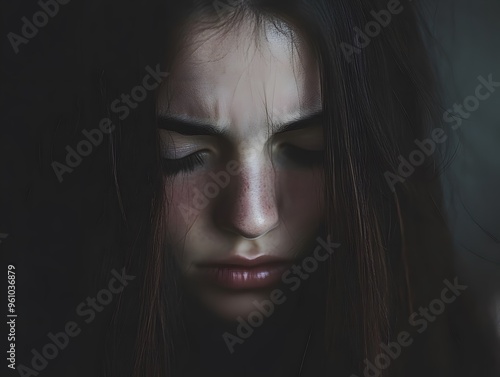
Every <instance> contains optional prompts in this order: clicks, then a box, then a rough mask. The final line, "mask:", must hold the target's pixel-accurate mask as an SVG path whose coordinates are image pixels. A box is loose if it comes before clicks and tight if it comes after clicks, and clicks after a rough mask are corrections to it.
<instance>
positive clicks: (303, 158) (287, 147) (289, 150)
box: [282, 144, 325, 168]
mask: <svg viewBox="0 0 500 377" xmlns="http://www.w3.org/2000/svg"><path fill="white" fill-rule="evenodd" d="M282 149H283V154H284V155H285V156H286V157H287V158H288V159H289V160H290V161H291V162H292V163H293V164H295V165H297V166H300V167H308V168H312V167H317V166H321V165H322V164H323V160H324V155H325V153H324V151H322V150H320V151H312V150H308V149H303V148H299V147H296V146H295V145H291V144H284V145H283V146H282Z"/></svg>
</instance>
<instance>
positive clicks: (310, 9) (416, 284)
mask: <svg viewBox="0 0 500 377" xmlns="http://www.w3.org/2000/svg"><path fill="white" fill-rule="evenodd" d="M215 3H221V2H215ZM215 3H214V2H213V1H211V0H209V1H201V0H200V1H187V0H186V1H171V2H168V3H167V4H166V8H167V9H166V10H165V11H166V14H165V19H164V22H165V25H166V29H167V30H166V35H167V40H166V41H165V44H166V45H167V50H168V51H167V56H169V54H170V55H172V54H173V53H174V49H175V38H176V37H177V36H179V29H180V28H181V27H182V25H183V24H185V22H186V20H187V19H188V17H202V18H203V20H204V21H206V25H207V27H219V28H221V29H227V31H229V30H230V28H231V25H234V23H235V22H238V20H240V19H241V18H242V17H255V19H256V20H259V19H273V18H277V19H281V20H283V21H285V22H287V23H290V24H292V25H293V26H294V27H296V28H298V29H299V30H300V32H302V33H304V35H305V36H306V37H307V38H308V40H309V42H310V43H311V45H312V46H313V48H314V50H315V52H316V54H317V57H318V62H319V67H320V73H321V82H322V97H323V98H322V99H323V110H324V113H325V114H326V118H325V123H324V129H325V140H326V159H325V165H324V169H325V177H326V179H325V195H326V203H327V217H326V221H325V232H326V234H329V235H331V236H332V238H333V239H335V240H338V241H339V242H340V243H341V244H342V245H343V248H342V249H341V250H339V252H337V253H336V254H335V256H334V258H332V259H331V260H330V261H329V266H328V286H327V291H326V293H325V300H326V313H325V318H326V323H325V325H324V329H325V335H324V337H325V341H326V346H325V347H326V349H327V352H328V355H329V356H328V357H329V359H330V360H331V363H332V364H335V365H342V366H343V367H342V368H339V369H343V370H345V371H347V372H349V373H357V374H358V375H362V374H363V368H364V367H365V366H366V364H365V363H364V360H369V361H373V360H374V359H375V357H376V356H377V355H378V354H380V353H381V352H382V348H381V344H384V343H385V344H387V343H388V342H391V341H392V340H394V338H395V337H396V336H397V334H398V333H399V332H401V331H403V330H405V329H408V317H409V316H410V315H411V313H412V312H414V311H415V310H416V309H417V308H418V307H420V306H427V305H428V304H429V302H430V301H431V300H432V299H434V298H438V297H439V294H440V292H441V289H442V288H443V280H445V279H449V280H453V278H454V277H455V276H454V273H453V268H452V248H451V241H450V236H449V232H448V230H447V226H446V222H445V221H444V216H443V215H442V208H441V189H440V183H439V175H438V174H437V173H438V172H439V169H440V165H439V163H438V161H436V159H435V158H433V157H432V156H431V157H428V158H427V159H426V162H425V164H423V165H422V166H420V167H419V168H418V169H416V170H415V172H414V173H413V174H412V175H411V176H409V177H407V178H406V179H404V181H403V182H399V183H398V184H397V185H395V187H394V189H395V190H392V189H391V187H390V185H388V182H387V179H386V175H385V173H386V172H397V171H398V167H399V164H400V163H401V160H400V159H399V156H408V155H409V154H410V153H411V152H412V151H413V150H414V149H415V147H416V146H415V144H414V140H415V139H420V140H421V139H424V138H428V137H429V135H430V133H431V130H432V128H433V127H437V126H439V123H437V122H436V120H437V119H440V116H439V111H440V109H439V105H438V104H439V101H438V99H437V96H436V95H435V92H436V91H435V87H434V80H433V73H432V69H431V66H430V63H429V61H428V59H427V56H426V49H425V46H424V43H423V41H422V27H421V22H420V20H419V18H418V16H417V14H418V12H417V9H416V6H415V4H414V3H412V2H411V1H401V3H400V4H399V3H398V4H399V7H400V8H401V9H402V11H401V12H400V13H398V14H393V15H392V18H391V20H390V22H389V23H388V24H387V25H386V26H384V27H380V33H379V34H377V35H376V36H373V37H372V38H371V40H370V43H369V44H368V45H367V46H366V47H364V48H361V47H360V46H359V45H356V42H355V41H356V38H358V34H357V33H358V32H357V31H356V30H357V29H358V28H362V27H364V25H367V23H368V22H370V21H373V11H378V10H382V9H387V7H388V3H387V2H386V1H380V0H355V1H353V0H338V1H329V0H303V1H301V0H286V1H285V0H244V1H238V2H237V4H236V5H230V4H229V5H228V4H223V5H224V6H223V7H219V8H216V7H215V6H214V5H215ZM389 3H391V2H389ZM221 17H222V18H221ZM348 44H349V45H350V46H351V47H353V50H352V51H351V53H350V54H348V56H347V55H346V46H347V45H348ZM348 48H349V47H348ZM353 51H354V52H353ZM167 60H168V59H167ZM166 70H168V67H167V68H166ZM149 120H151V118H149ZM150 131H151V135H154V131H155V130H154V129H153V128H151V130H150ZM142 132H144V128H143V129H142ZM153 140H155V139H154V136H151V137H150V138H149V141H151V142H154V143H155V144H154V145H156V149H154V148H153V149H151V151H152V152H151V153H150V158H149V163H150V165H149V170H148V174H147V179H148V184H147V187H148V188H149V190H150V191H148V194H147V195H146V196H147V198H149V200H148V201H145V202H146V205H148V209H147V210H144V211H143V214H142V215H143V218H144V217H147V218H148V222H147V223H145V224H138V225H137V227H136V228H137V229H139V228H140V229H141V231H140V234H138V233H137V234H132V235H129V236H127V237H125V238H124V239H125V240H126V241H124V242H123V244H124V245H125V244H127V243H128V244H133V245H134V247H133V248H130V247H129V249H131V251H130V258H129V265H130V266H131V268H132V269H133V270H135V271H136V272H137V274H138V277H139V278H140V281H141V287H140V291H139V292H136V294H137V295H138V297H139V302H140V305H139V310H138V312H137V313H135V315H136V317H133V316H132V317H133V318H135V319H134V320H135V321H137V322H133V323H138V326H137V333H136V336H133V337H132V339H133V340H132V342H133V343H134V344H135V349H134V359H133V360H134V361H133V362H131V363H130V364H129V365H128V366H129V367H131V368H133V370H134V376H136V377H139V376H148V377H160V376H161V377H163V376H166V375H168V376H170V375H173V374H172V373H173V371H174V370H175V369H176V360H178V359H179V358H182V356H183V355H185V353H186V352H187V345H186V341H185V335H184V329H183V321H182V316H183V308H182V290H181V288H180V287H179V272H178V270H177V268H176V264H175V261H174V260H173V258H172V256H171V255H170V253H168V250H165V236H164V234H165V229H164V228H163V224H164V221H163V220H164V217H165V212H164V211H165V208H166V206H165V197H164V195H163V177H162V175H161V170H160V169H159V166H160V165H161V162H160V155H159V152H158V151H159V149H158V141H157V140H155V141H153ZM153 151H154V153H153ZM121 163H122V164H123V163H124V162H123V161H122V162H121ZM117 169H119V167H118V168H117ZM117 171H118V170H117ZM121 174H122V175H124V176H126V175H127V174H128V172H126V171H122V172H121ZM143 176H144V177H145V176H146V174H143ZM117 187H120V185H117ZM120 193H121V194H122V195H123V189H122V191H120ZM122 199H123V200H124V201H126V198H122ZM132 199H134V198H132V197H129V198H128V200H132ZM122 231H125V230H122ZM124 247H127V246H124ZM134 297H135V299H137V297H136V296H134ZM460 305H461V304H459V303H457V304H456V305H454V306H453V308H452V309H450V310H447V312H446V313H447V314H445V315H443V317H442V318H440V319H438V320H437V322H436V324H435V325H434V326H433V327H432V329H429V330H428V331H427V332H425V333H424V334H421V335H420V336H419V339H418V340H416V341H415V343H416V345H415V346H414V348H413V349H412V351H411V352H408V353H407V354H406V355H405V356H403V357H401V358H400V359H398V360H396V361H395V362H394V366H391V368H390V369H389V370H386V371H383V372H384V373H388V374H391V373H394V374H398V373H399V372H401V373H404V375H405V376H409V375H419V373H425V375H432V374H431V373H436V374H437V373H440V375H441V376H446V375H450V376H452V375H453V376H455V375H460V373H462V372H463V373H467V371H468V370H469V369H467V368H468V367H470V365H473V361H472V360H468V361H464V360H463V359H462V360H461V356H463V354H464V353H465V352H466V351H465V350H464V349H461V348H460V347H461V346H459V345H458V344H459V343H460V342H457V341H456V340H455V339H454V331H456V329H457V326H458V325H457V324H458V323H459V321H458V320H457V318H467V317H466V316H465V314H463V313H464V312H463V311H461V309H460V307H461V306H460ZM458 314H460V315H458ZM117 318H118V317H117ZM115 335H116V334H115ZM463 336H464V337H463V338H462V341H464V340H467V341H473V339H474V338H472V337H469V335H463ZM116 339H117V340H120V339H121V338H120V336H118V335H116ZM116 339H115V341H116ZM113 344H116V343H113ZM469 357H470V355H469ZM422 360H425V363H424V364H422ZM468 363H469V364H468ZM483 367H484V368H485V370H486V368H487V367H488V366H487V365H486V364H485V365H483ZM478 370H479V369H478Z"/></svg>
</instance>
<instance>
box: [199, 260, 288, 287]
mask: <svg viewBox="0 0 500 377" xmlns="http://www.w3.org/2000/svg"><path fill="white" fill-rule="evenodd" d="M291 264H292V262H290V261H286V260H283V259H277V258H273V257H267V256H262V257H259V258H256V259H246V258H242V257H234V258H230V259H226V260H224V261H221V262H215V263H204V264H199V265H198V268H199V271H200V275H201V277H202V279H203V280H205V281H207V282H209V283H211V284H214V285H216V286H219V287H221V288H226V289H233V290H244V289H247V290H249V289H262V288H269V287H271V286H274V285H276V284H277V283H278V282H279V281H280V280H281V276H282V275H283V273H284V272H285V271H286V270H287V269H288V268H289V267H290V265H291Z"/></svg>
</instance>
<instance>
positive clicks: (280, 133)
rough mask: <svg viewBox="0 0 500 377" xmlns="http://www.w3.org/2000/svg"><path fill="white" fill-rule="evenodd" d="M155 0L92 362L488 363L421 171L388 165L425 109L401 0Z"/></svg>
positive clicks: (118, 365)
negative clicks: (104, 356)
mask: <svg viewBox="0 0 500 377" xmlns="http://www.w3.org/2000/svg"><path fill="white" fill-rule="evenodd" d="M166 7H167V9H166V13H165V14H166V19H165V20H164V21H165V22H164V25H165V30H164V33H165V34H164V35H165V37H166V38H165V41H164V42H165V46H166V53H165V55H164V56H163V60H162V65H161V67H162V70H163V71H164V72H168V75H165V76H166V77H165V78H164V80H163V82H162V84H161V86H160V87H159V88H158V90H157V91H156V94H157V102H156V103H157V104H156V121H155V122H154V123H153V122H150V123H149V124H151V126H149V124H148V122H142V121H141V122H136V123H138V124H139V125H137V126H136V128H135V129H128V130H127V129H126V128H124V129H123V131H121V132H122V134H121V136H120V137H116V140H115V141H114V143H116V148H117V150H118V151H119V152H120V151H121V152H124V151H127V156H125V153H124V154H123V155H124V157H122V158H116V160H115V161H114V163H115V165H114V166H115V167H114V169H115V174H116V175H115V177H116V180H117V182H120V184H119V185H117V187H118V190H117V196H116V198H117V203H118V204H117V208H118V205H119V206H120V208H121V210H122V211H123V214H124V217H126V218H127V219H128V220H127V227H126V229H125V228H123V229H122V231H123V233H124V234H125V235H124V236H123V237H122V241H121V244H122V245H125V246H124V247H126V248H128V252H127V253H126V254H125V255H126V260H127V266H128V267H127V268H128V271H131V273H132V274H134V275H137V277H138V280H137V281H138V282H139V283H140V285H139V291H137V292H135V291H133V290H132V289H130V290H129V291H128V292H125V293H124V296H123V298H122V299H123V300H124V304H123V305H122V304H120V305H118V306H117V313H116V317H115V325H116V326H118V328H120V329H121V331H116V330H114V331H113V332H112V335H113V336H112V340H113V342H112V343H111V345H110V352H109V354H108V362H107V365H106V366H107V367H109V370H108V372H107V373H108V374H107V375H115V374H116V375H130V374H133V375H134V376H148V377H152V376H155V377H160V376H200V375H209V376H212V375H213V376H275V377H276V376H347V377H348V376H353V375H355V376H381V375H390V376H422V375H425V376H434V375H436V376H437V375H439V376H462V375H464V376H469V375H481V376H487V375H488V373H489V372H490V371H492V365H491V364H489V363H490V359H489V357H488V353H489V350H488V346H487V344H486V342H485V341H484V340H483V338H482V337H481V335H480V333H481V329H480V328H479V326H478V325H476V324H475V323H474V322H472V321H473V319H472V316H470V315H469V312H471V310H469V308H470V304H469V303H470V302H471V297H469V296H468V295H467V291H466V286H465V285H464V284H462V282H461V281H460V277H457V276H456V275H455V274H454V273H453V269H452V250H451V243H450V239H449V234H448V231H447V227H446V224H445V221H444V217H443V215H442V212H441V204H440V203H441V198H440V184H439V180H438V175H437V174H436V173H437V171H438V169H439V164H437V163H436V161H435V160H436V159H435V158H434V155H430V156H426V157H425V162H424V163H421V164H419V165H420V166H418V167H413V170H411V172H409V171H410V170H408V169H410V168H411V167H410V168H408V167H407V166H406V165H405V163H404V162H403V160H404V159H405V160H407V159H408V156H410V154H411V153H412V152H414V151H415V150H416V149H417V145H416V144H415V140H416V139H418V140H419V141H422V140H426V139H429V140H433V139H432V135H437V134H436V133H435V131H433V130H434V129H435V128H437V127H438V126H439V123H438V120H439V119H440V118H441V117H440V115H439V106H438V101H437V97H436V96H435V88H434V83H433V78H432V70H431V67H430V64H429V61H428V60H427V58H426V49H425V47H424V43H423V41H422V37H421V34H422V32H423V31H422V30H423V27H422V24H421V21H420V19H419V18H418V17H417V11H416V9H415V4H414V2H411V1H403V0H402V1H397V0H391V1H389V2H387V1H385V0H384V1H378V0H357V1H352V0H337V1H328V0H302V1H301V0H287V1H279V0H260V1H257V0H255V1H252V0H241V1H237V2H230V3H223V2H219V1H216V2H213V1H212V0H210V1H203V0H200V1H175V2H174V1H171V2H168V3H167V5H166ZM134 121H137V119H134ZM433 132H434V134H433ZM134 133H135V135H143V136H140V137H138V136H133V135H134ZM438 133H439V131H438ZM144 135H147V136H144ZM441 136H442V135H441ZM151 142H153V143H155V144H154V145H156V146H157V148H156V149H154V148H150V149H149V150H148V151H147V152H140V153H139V152H136V151H137V150H139V149H140V145H147V144H148V143H149V145H151ZM435 143H437V142H435ZM126 145H135V147H134V148H136V149H135V150H134V153H135V154H134V153H132V152H130V149H127V147H126ZM148 153H149V154H148ZM135 155H137V156H140V161H141V163H138V162H137V161H138V160H136V161H135V165H134V166H135V170H134V171H130V170H127V168H126V166H127V164H128V165H129V166H132V165H131V164H132V163H133V162H134V160H133V159H134V157H130V156H135ZM146 155H147V156H146ZM144 156H146V157H144ZM141 164H142V165H141ZM141 166H142V167H143V168H144V172H141V171H140V169H141ZM405 169H406V170H405ZM402 172H406V173H405V174H403V173H402ZM133 175H135V176H136V177H137V176H142V179H143V182H145V183H144V185H143V186H141V189H140V190H138V189H137V187H136V185H137V181H134V180H131V179H130V178H127V177H132V176H133ZM139 193H140V196H139V195H138V194H139ZM144 224H149V225H147V226H145V225H144ZM130 245H133V246H132V247H131V246H130ZM120 255H123V254H120ZM464 287H465V288H464ZM443 292H444V293H443ZM126 295H128V296H126ZM134 300H136V301H134ZM137 300H138V301H137ZM436 300H437V301H436ZM130 302H132V303H136V305H137V306H136V305H132V306H127V305H126V303H130ZM137 302H139V304H137ZM433 302H434V303H433ZM432 303H433V304H432ZM127 308H130V310H128V309H127ZM134 308H135V310H134ZM124 324H126V327H123V325H124ZM474 327H475V328H474ZM127 334H129V336H127ZM471 345H473V346H474V347H471ZM117 347H118V348H117ZM117 350H118V351H117ZM131 356H133V357H131Z"/></svg>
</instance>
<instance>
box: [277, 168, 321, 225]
mask: <svg viewBox="0 0 500 377" xmlns="http://www.w3.org/2000/svg"><path fill="white" fill-rule="evenodd" d="M279 182H280V185H279V190H280V192H279V195H278V197H280V198H281V199H280V200H281V203H280V204H281V214H280V215H281V218H282V219H283V221H284V222H285V223H286V224H287V225H291V224H293V225H294V226H295V228H296V229H297V231H298V232H299V233H301V232H303V231H304V230H305V229H310V228H316V227H317V226H319V224H320V223H321V222H322V221H323V218H324V188H323V186H324V178H323V171H322V169H314V170H304V171H298V170H297V171H287V172H282V173H281V174H280V179H279Z"/></svg>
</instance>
